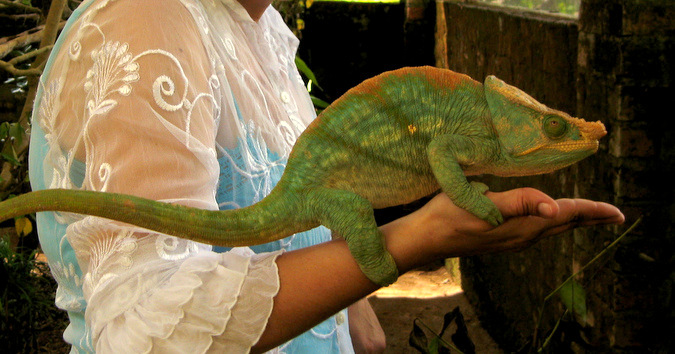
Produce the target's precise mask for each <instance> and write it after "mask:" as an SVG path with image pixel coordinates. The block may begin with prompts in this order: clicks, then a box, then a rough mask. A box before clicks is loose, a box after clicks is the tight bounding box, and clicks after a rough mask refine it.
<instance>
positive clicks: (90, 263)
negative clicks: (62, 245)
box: [66, 217, 138, 294]
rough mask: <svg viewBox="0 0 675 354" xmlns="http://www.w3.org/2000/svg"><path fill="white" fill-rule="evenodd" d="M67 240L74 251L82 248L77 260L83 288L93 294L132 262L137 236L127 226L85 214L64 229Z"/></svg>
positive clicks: (86, 292)
mask: <svg viewBox="0 0 675 354" xmlns="http://www.w3.org/2000/svg"><path fill="white" fill-rule="evenodd" d="M66 235H67V237H68V241H70V244H71V245H72V246H73V248H74V249H75V250H83V251H84V252H81V253H80V254H78V259H79V261H80V263H81V266H83V269H82V270H83V272H84V277H83V279H82V280H83V283H82V290H83V292H84V293H85V294H92V293H93V292H94V291H96V289H97V288H98V287H99V286H102V285H105V284H106V283H107V282H109V281H110V280H112V279H114V278H115V277H116V273H118V272H120V271H121V270H124V269H128V268H130V267H131V266H132V265H133V258H132V256H133V254H134V251H136V249H137V248H138V245H137V239H136V237H135V236H134V234H133V232H132V231H131V230H130V229H126V228H119V227H116V226H115V225H110V224H107V223H102V222H101V221H100V219H98V218H95V217H85V218H84V219H83V220H82V221H80V222H77V223H73V224H71V225H69V226H68V229H67V230H66Z"/></svg>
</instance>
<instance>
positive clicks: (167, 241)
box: [155, 235, 199, 261]
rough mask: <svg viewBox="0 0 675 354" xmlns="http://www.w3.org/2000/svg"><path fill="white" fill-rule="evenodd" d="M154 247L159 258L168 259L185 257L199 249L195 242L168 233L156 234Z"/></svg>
mask: <svg viewBox="0 0 675 354" xmlns="http://www.w3.org/2000/svg"><path fill="white" fill-rule="evenodd" d="M155 249H156V251H157V255H159V257H160V258H162V259H165V260H170V261H175V260H180V259H185V258H187V257H189V256H190V255H191V254H193V253H196V252H197V251H199V247H198V245H197V244H196V243H194V242H191V241H188V240H185V239H181V238H177V237H174V236H168V235H158V236H157V238H156V239H155Z"/></svg>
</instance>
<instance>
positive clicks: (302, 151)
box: [0, 67, 606, 285]
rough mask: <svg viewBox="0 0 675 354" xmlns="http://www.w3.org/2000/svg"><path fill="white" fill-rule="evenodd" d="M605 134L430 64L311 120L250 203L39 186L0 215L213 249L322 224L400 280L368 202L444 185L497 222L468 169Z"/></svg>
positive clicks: (558, 154) (571, 158) (547, 155)
mask: <svg viewBox="0 0 675 354" xmlns="http://www.w3.org/2000/svg"><path fill="white" fill-rule="evenodd" d="M605 134H606V132H605V128H604V126H603V125H602V123H600V122H586V121H584V120H582V119H577V118H572V117H570V116H569V115H567V114H565V113H563V112H559V111H556V110H553V109H550V108H548V107H546V106H544V105H542V104H540V103H539V102H537V101H536V100H534V99H533V98H532V97H530V96H528V95H527V94H525V93H524V92H522V91H521V90H519V89H517V88H515V87H513V86H510V85H507V84H506V83H504V82H503V81H501V80H499V79H497V78H496V77H493V76H491V77H488V78H487V79H486V80H485V82H484V83H480V82H477V81H474V80H472V79H471V78H469V77H468V76H466V75H462V74H458V73H455V72H452V71H449V70H443V69H437V68H432V67H422V68H403V69H399V70H395V71H391V72H387V73H384V74H381V75H379V76H376V77H374V78H371V79H368V80H366V81H364V82H363V83H361V84H360V85H358V86H356V87H355V88H353V89H351V90H349V91H348V92H347V93H346V94H345V95H343V96H342V97H341V98H340V99H338V100H336V101H335V102H334V103H333V104H332V105H330V106H329V107H328V108H327V109H326V110H325V111H323V112H322V113H321V114H320V115H319V117H318V118H317V119H316V120H315V121H314V122H313V123H312V124H310V125H309V126H308V128H307V129H306V131H305V132H304V133H303V134H302V135H301V136H300V137H299V138H298V140H297V142H296V144H295V146H294V147H293V150H292V152H291V154H290V156H289V159H288V163H287V166H286V170H285V172H284V174H283V176H282V178H281V180H280V181H279V183H278V185H277V186H276V187H275V188H274V189H273V191H272V192H271V194H270V195H269V196H267V197H266V198H265V199H263V200H262V201H260V202H259V203H257V204H254V205H252V206H250V207H246V208H242V209H238V210H229V211H206V210H200V209H195V208H188V207H183V206H176V205H170V204H166V203H159V202H155V201H151V200H147V199H142V198H138V197H133V196H128V195H120V194H110V193H100V192H92V191H75V190H43V191H35V192H31V193H27V194H24V195H21V196H19V197H16V198H12V199H10V200H7V201H5V202H3V203H2V204H0V219H2V220H4V219H8V218H11V217H13V216H18V215H24V214H27V213H31V212H36V211H50V210H51V211H65V212H74V213H80V214H89V215H96V216H100V217H105V218H109V219H114V220H118V221H122V222H126V223H130V224H134V225H137V226H140V227H142V228H146V229H149V230H154V231H157V232H162V233H166V234H171V235H175V236H179V237H183V238H187V239H190V240H195V241H200V242H205V243H209V244H213V245H218V246H246V245H254V244H261V243H266V242H270V241H273V240H277V239H280V238H283V237H286V236H289V235H291V234H294V233H297V232H301V231H305V230H308V229H311V228H314V227H316V226H319V225H324V226H326V227H328V228H329V229H331V230H332V231H333V232H334V234H337V235H339V236H340V237H342V238H344V239H345V240H346V242H347V244H348V246H349V249H350V251H351V253H352V255H353V256H354V258H355V259H356V261H357V262H358V263H359V265H360V267H361V269H362V270H363V272H364V273H365V274H366V276H367V277H368V278H370V279H371V280H372V281H374V282H376V283H378V284H381V285H387V284H390V283H392V282H394V281H395V280H396V279H397V277H398V271H397V268H396V264H395V263H394V260H393V258H392V257H391V255H390V254H389V253H388V252H387V251H386V248H385V245H384V240H383V237H382V235H381V233H380V232H379V230H378V228H377V226H376V224H375V220H374V218H373V211H372V210H373V208H382V207H388V206H394V205H400V204H404V203H408V202H412V201H414V200H417V199H419V198H421V197H424V196H427V195H429V194H431V193H433V192H435V191H437V190H439V189H441V190H442V191H443V192H445V193H447V195H448V196H449V197H450V199H451V200H452V201H453V202H454V203H455V204H456V205H458V206H460V207H462V208H464V209H466V210H467V211H469V212H471V213H473V214H474V215H476V216H478V217H479V218H482V219H484V220H486V221H487V222H489V223H491V224H493V225H498V224H499V223H501V222H502V221H503V220H502V216H501V214H500V212H499V210H498V209H497V208H496V206H495V205H494V204H493V203H492V202H491V201H490V200H489V199H488V198H487V197H485V196H484V195H483V193H484V192H485V190H486V189H487V187H485V186H484V185H481V184H472V183H469V182H468V181H467V179H466V176H469V175H477V174H494V175H499V176H522V175H534V174H541V173H547V172H551V171H554V170H557V169H560V168H562V167H565V166H568V165H570V164H572V163H574V162H577V161H579V160H581V159H583V158H585V157H587V156H589V155H591V154H593V153H594V152H595V151H596V150H597V148H598V139H599V138H600V137H602V136H604V135H605Z"/></svg>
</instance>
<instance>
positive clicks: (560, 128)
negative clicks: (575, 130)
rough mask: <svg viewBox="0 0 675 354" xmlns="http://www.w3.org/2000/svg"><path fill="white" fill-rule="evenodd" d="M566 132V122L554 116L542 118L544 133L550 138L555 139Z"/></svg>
mask: <svg viewBox="0 0 675 354" xmlns="http://www.w3.org/2000/svg"><path fill="white" fill-rule="evenodd" d="M565 132H567V122H566V121H565V119H563V118H561V117H556V116H549V117H546V118H544V133H546V135H547V136H548V137H549V138H551V139H557V138H560V137H561V136H563V135H564V134H565Z"/></svg>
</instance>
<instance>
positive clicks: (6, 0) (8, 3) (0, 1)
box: [0, 0, 42, 14]
mask: <svg viewBox="0 0 675 354" xmlns="http://www.w3.org/2000/svg"><path fill="white" fill-rule="evenodd" d="M0 5H5V6H7V7H11V8H13V9H17V10H21V11H24V12H32V13H36V14H42V10H40V9H38V8H37V7H32V6H28V5H24V4H22V3H20V2H16V1H9V0H0Z"/></svg>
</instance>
